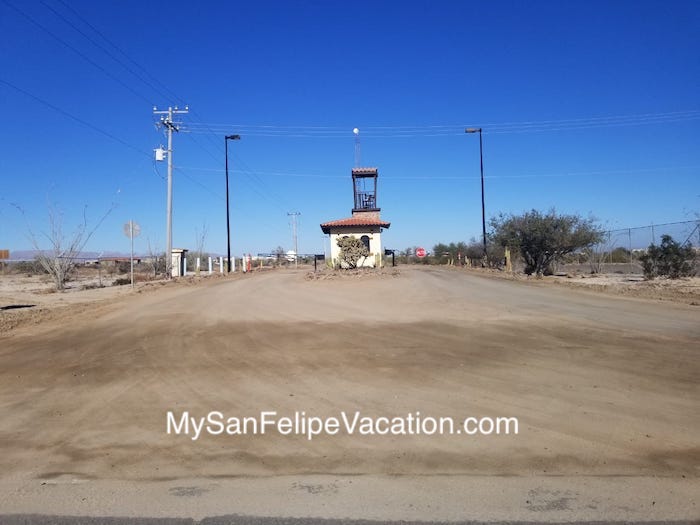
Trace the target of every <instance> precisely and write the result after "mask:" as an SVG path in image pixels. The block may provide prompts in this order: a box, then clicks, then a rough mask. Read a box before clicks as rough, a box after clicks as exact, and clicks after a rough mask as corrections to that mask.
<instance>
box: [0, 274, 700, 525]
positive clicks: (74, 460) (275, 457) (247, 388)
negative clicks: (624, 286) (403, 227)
mask: <svg viewBox="0 0 700 525" xmlns="http://www.w3.org/2000/svg"><path fill="white" fill-rule="evenodd" d="M306 275H307V274H306V272H301V271H300V272H294V271H271V272H263V273H259V274H253V275H248V276H236V277H235V278H232V279H215V280H214V279H212V280H208V281H203V282H201V283H199V284H198V285H196V286H188V285H177V284H174V285H168V286H162V287H159V286H151V287H150V288H148V289H146V288H144V289H143V291H142V293H130V294H122V295H120V296H119V297H116V298H111V300H110V301H107V302H103V303H101V302H99V301H98V300H96V302H94V303H93V305H94V306H93V307H89V306H85V305H82V306H80V307H79V308H75V309H74V315H71V316H70V317H67V316H66V315H64V314H65V312H68V311H70V310H65V311H64V313H62V314H61V315H58V316H56V317H54V318H46V319H44V320H42V321H41V322H39V323H27V324H22V325H20V326H17V327H15V328H14V329H13V330H11V331H8V332H6V333H5V334H3V335H0V412H1V414H2V418H1V419H0V450H2V454H0V489H1V491H0V494H1V495H0V509H2V511H3V512H5V513H27V512H35V513H36V512H41V513H63V514H66V513H68V514H97V515H105V514H106V515H154V516H156V515H158V516H171V515H178V516H193V517H203V516H206V515H210V514H211V513H218V514H230V513H244V514H245V513H249V514H257V515H279V516H285V515H293V516H318V517H357V518H374V519H389V518H394V519H447V520H457V519H462V520H464V519H523V517H525V518H526V519H529V520H530V521H552V520H565V521H573V520H580V519H612V518H616V519H637V520H639V519H696V518H700V508H699V506H700V501H699V499H698V497H697V494H698V493H700V483H699V480H698V476H699V475H700V445H699V443H698V435H700V417H698V415H699V413H698V408H697V406H698V399H700V387H699V383H698V377H699V374H700V344H699V343H700V311H699V310H698V308H697V307H694V306H690V305H686V304H673V303H669V302H659V301H650V300H645V299H637V298H617V297H610V296H606V295H603V294H597V293H592V292H586V291H583V290H570V289H566V288H561V287H551V286H550V287H547V286H541V285H539V284H533V283H528V282H513V281H506V280H499V279H489V278H485V277H481V276H476V275H473V274H468V273H465V272H459V271H454V270H452V271H451V270H446V269H439V268H407V267H402V268H401V270H400V272H395V273H392V272H385V273H384V274H382V275H377V276H372V277H368V278H331V279H308V278H306ZM149 290H153V291H150V292H149ZM97 291H99V290H97ZM100 300H101V299H100ZM0 315H4V312H3V313H0ZM185 410H186V411H188V412H189V414H190V415H192V416H196V417H204V416H206V415H207V413H209V412H210V411H213V410H215V411H220V412H222V413H223V414H224V415H225V416H226V417H230V416H239V417H243V416H257V415H258V414H259V413H260V412H261V411H276V412H277V413H278V414H279V415H280V416H292V417H293V415H294V413H295V412H302V411H303V412H305V413H306V414H307V415H314V416H320V417H331V416H334V417H338V416H339V415H340V413H341V411H346V412H347V413H350V414H352V413H354V412H355V411H360V412H361V413H362V415H367V416H371V417H379V416H388V417H394V416H405V415H406V414H407V413H413V414H415V413H417V412H420V414H422V415H423V416H432V417H447V416H449V417H452V418H454V419H455V420H456V421H461V419H463V418H465V417H468V416H475V417H483V416H489V417H493V418H495V417H500V416H507V417H516V418H518V421H519V433H518V434H517V435H499V436H495V435H489V436H484V435H482V436H466V435H464V434H461V435H447V436H436V435H433V436H427V435H402V436H391V435H388V436H378V435H373V436H360V435H347V434H342V433H341V434H339V435H335V436H329V435H321V436H317V437H315V438H314V439H312V440H308V439H306V437H304V436H283V435H280V434H279V433H275V432H268V433H266V434H265V435H246V436H228V435H219V436H213V435H203V436H202V437H200V438H199V439H198V440H192V439H191V437H189V436H184V435H180V436H176V435H168V434H167V433H166V413H167V412H168V411H174V412H175V413H178V414H180V413H181V412H182V411H185ZM135 513H137V514H135Z"/></svg>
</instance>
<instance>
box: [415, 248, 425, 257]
mask: <svg viewBox="0 0 700 525" xmlns="http://www.w3.org/2000/svg"><path fill="white" fill-rule="evenodd" d="M416 257H420V258H421V259H422V258H423V257H425V248H416Z"/></svg>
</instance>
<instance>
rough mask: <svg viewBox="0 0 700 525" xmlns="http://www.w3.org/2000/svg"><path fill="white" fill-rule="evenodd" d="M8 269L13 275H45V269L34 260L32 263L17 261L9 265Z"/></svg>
mask: <svg viewBox="0 0 700 525" xmlns="http://www.w3.org/2000/svg"><path fill="white" fill-rule="evenodd" d="M9 267H10V268H11V270H12V271H13V272H15V273H24V274H27V275H42V274H47V273H48V272H47V271H46V269H45V268H44V267H43V266H42V265H41V263H40V262H39V261H38V260H36V259H34V260H33V261H17V262H13V263H10V265H9Z"/></svg>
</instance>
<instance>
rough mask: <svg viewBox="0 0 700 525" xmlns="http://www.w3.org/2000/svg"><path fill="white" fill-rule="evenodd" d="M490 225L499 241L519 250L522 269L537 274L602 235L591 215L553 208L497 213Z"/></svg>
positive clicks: (527, 272) (592, 243)
mask: <svg viewBox="0 0 700 525" xmlns="http://www.w3.org/2000/svg"><path fill="white" fill-rule="evenodd" d="M491 227H492V229H493V233H492V236H493V238H494V240H495V241H496V242H497V243H498V244H500V245H501V246H510V247H511V248H512V249H514V250H517V251H518V252H520V256H521V257H522V259H523V261H524V262H525V273H526V274H528V275H530V274H533V273H534V274H536V275H537V276H538V277H539V276H541V275H543V274H545V273H549V272H551V271H552V266H553V265H554V264H555V263H557V262H559V261H561V259H562V258H563V257H564V256H566V255H568V254H571V253H574V252H575V251H577V250H580V249H582V248H585V247H589V246H591V245H594V244H596V243H598V242H600V241H601V239H602V236H603V232H602V231H601V230H600V228H599V227H598V226H596V225H595V224H594V222H593V220H592V219H583V218H582V217H580V216H578V215H560V214H557V213H556V211H555V210H550V211H549V212H547V213H541V212H539V211H537V210H532V211H529V212H526V213H524V214H522V215H517V216H516V215H509V216H506V215H500V216H499V217H497V218H494V219H492V220H491Z"/></svg>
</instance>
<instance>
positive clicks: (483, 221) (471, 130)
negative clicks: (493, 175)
mask: <svg viewBox="0 0 700 525" xmlns="http://www.w3.org/2000/svg"><path fill="white" fill-rule="evenodd" d="M464 132H465V133H478V134H479V161H480V163H481V235H482V239H483V241H484V257H485V258H486V259H487V260H488V252H487V251H486V205H485V203H484V142H483V140H482V138H481V128H467V129H465V130H464Z"/></svg>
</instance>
